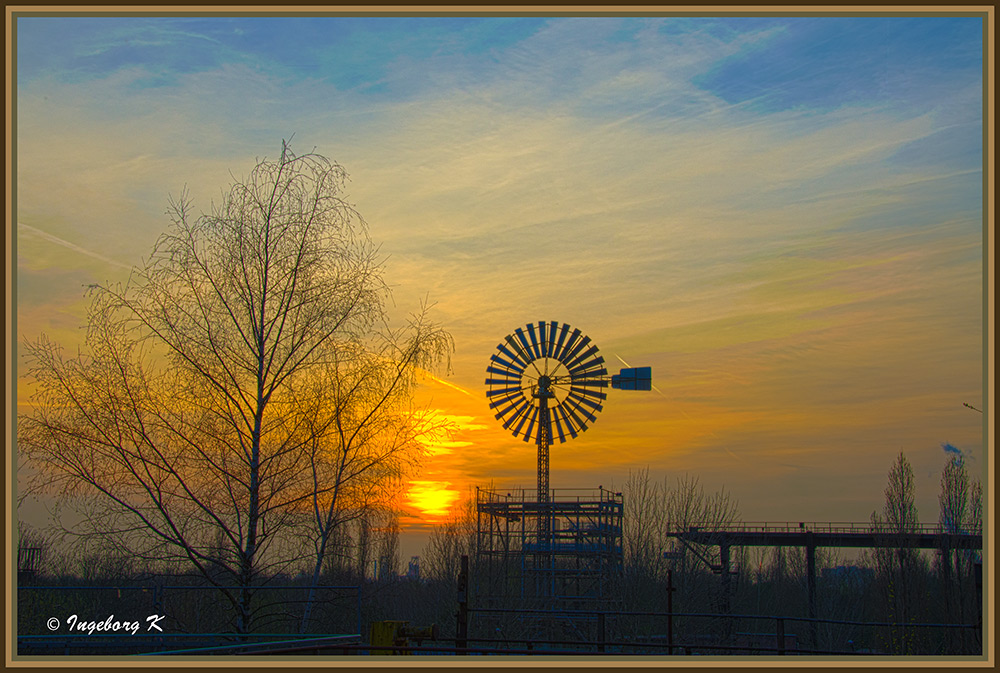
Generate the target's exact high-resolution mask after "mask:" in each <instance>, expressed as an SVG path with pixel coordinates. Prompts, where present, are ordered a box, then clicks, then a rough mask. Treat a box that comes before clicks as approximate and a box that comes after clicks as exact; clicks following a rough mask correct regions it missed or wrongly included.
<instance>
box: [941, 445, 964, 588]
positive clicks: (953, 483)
mask: <svg viewBox="0 0 1000 673" xmlns="http://www.w3.org/2000/svg"><path fill="white" fill-rule="evenodd" d="M938 502H939V503H940V506H941V511H940V513H939V515H938V523H939V525H940V526H941V530H942V532H945V533H952V534H954V533H961V532H963V529H965V527H966V524H967V523H968V520H969V473H968V472H967V471H966V469H965V460H963V458H962V456H954V457H952V458H951V459H950V460H949V461H948V462H947V463H946V464H945V466H944V470H942V472H941V493H940V495H939V496H938ZM952 556H953V554H952V553H951V550H941V559H940V560H941V565H940V570H941V571H942V574H943V575H944V576H945V577H948V576H949V575H950V574H951V570H952ZM960 558H961V557H960V555H959V554H954V570H955V578H954V579H955V580H959V579H960V576H961V568H960Z"/></svg>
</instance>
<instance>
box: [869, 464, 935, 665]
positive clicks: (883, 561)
mask: <svg viewBox="0 0 1000 673" xmlns="http://www.w3.org/2000/svg"><path fill="white" fill-rule="evenodd" d="M871 521H872V528H873V529H874V530H876V531H878V532H882V533H889V534H893V535H904V534H908V533H916V532H917V529H918V527H919V519H918V517H917V506H916V493H915V487H914V477H913V467H912V466H911V465H910V462H909V461H908V460H907V459H906V456H905V455H903V452H902V451H900V452H899V456H898V457H897V458H896V462H895V463H894V464H893V466H892V468H891V469H890V470H889V475H888V484H887V486H886V488H885V504H884V505H883V507H882V515H881V516H880V515H879V514H877V513H876V512H872V516H871ZM872 558H873V560H874V564H875V572H876V575H877V577H878V578H879V584H880V586H881V589H882V601H883V604H884V606H885V610H886V613H887V616H888V618H889V620H890V621H892V622H895V623H897V624H903V625H905V624H906V622H909V621H914V619H915V618H916V614H915V610H916V605H917V603H918V594H919V591H920V587H919V586H918V584H919V582H920V580H921V578H922V576H923V572H922V571H923V570H924V569H923V568H922V563H923V558H922V557H921V556H920V553H919V550H917V549H915V548H913V547H912V546H906V545H905V544H902V543H899V544H898V545H897V546H896V547H895V548H892V547H880V548H877V549H874V550H873V551H872ZM887 638H888V643H887V644H888V646H889V648H890V649H891V650H892V651H893V652H895V653H898V654H906V653H909V652H911V651H912V650H913V647H914V634H913V633H912V629H911V630H907V629H905V628H898V627H893V628H890V629H889V631H888V635H887Z"/></svg>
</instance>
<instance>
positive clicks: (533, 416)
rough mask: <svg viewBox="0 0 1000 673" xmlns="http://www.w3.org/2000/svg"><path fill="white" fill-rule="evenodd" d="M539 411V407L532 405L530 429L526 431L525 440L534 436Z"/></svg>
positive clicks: (529, 420) (529, 421) (529, 415)
mask: <svg viewBox="0 0 1000 673" xmlns="http://www.w3.org/2000/svg"><path fill="white" fill-rule="evenodd" d="M538 413H539V409H538V407H535V406H533V407H531V411H530V412H528V429H527V430H525V431H524V441H528V439H529V438H530V437H531V436H532V432H533V431H534V429H535V421H536V420H538Z"/></svg>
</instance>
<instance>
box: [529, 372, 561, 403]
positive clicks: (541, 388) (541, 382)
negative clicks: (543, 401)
mask: <svg viewBox="0 0 1000 673" xmlns="http://www.w3.org/2000/svg"><path fill="white" fill-rule="evenodd" d="M552 383H553V380H552V377H551V376H546V375H545V374H542V375H541V376H539V377H538V385H537V386H536V387H535V393H534V397H548V398H550V399H551V398H553V397H555V396H556V394H555V392H553V390H552Z"/></svg>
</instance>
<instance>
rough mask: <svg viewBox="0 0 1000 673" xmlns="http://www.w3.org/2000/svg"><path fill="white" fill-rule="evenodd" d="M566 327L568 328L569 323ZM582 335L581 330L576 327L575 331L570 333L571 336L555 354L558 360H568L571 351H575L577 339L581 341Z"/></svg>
mask: <svg viewBox="0 0 1000 673" xmlns="http://www.w3.org/2000/svg"><path fill="white" fill-rule="evenodd" d="M566 328H567V329H568V328H569V325H566ZM580 336H581V333H580V330H578V329H574V330H573V332H572V333H571V334H570V335H569V338H568V339H566V343H565V345H563V346H562V347H561V348H560V349H559V350H558V352H556V354H555V356H554V357H555V359H556V360H558V361H559V362H566V358H567V357H568V355H569V354H570V353H571V352H573V349H574V348H575V347H576V343H577V341H579V339H580Z"/></svg>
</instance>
